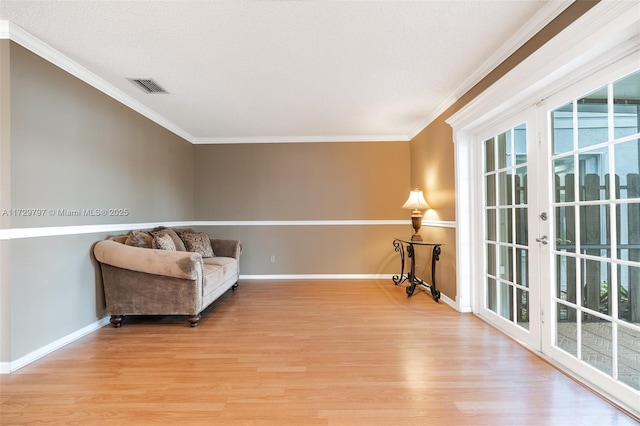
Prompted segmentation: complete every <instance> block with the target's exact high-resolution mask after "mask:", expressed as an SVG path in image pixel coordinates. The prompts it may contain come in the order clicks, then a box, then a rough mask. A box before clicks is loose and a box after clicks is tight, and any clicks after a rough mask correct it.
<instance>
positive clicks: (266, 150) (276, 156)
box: [195, 142, 410, 220]
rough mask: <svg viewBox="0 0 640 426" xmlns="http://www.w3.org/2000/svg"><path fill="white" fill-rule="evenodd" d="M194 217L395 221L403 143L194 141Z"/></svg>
mask: <svg viewBox="0 0 640 426" xmlns="http://www.w3.org/2000/svg"><path fill="white" fill-rule="evenodd" d="M195 150H196V151H195V158H196V159H195V170H196V175H195V187H196V198H195V216H196V220H373V219H378V220H392V219H393V220H397V219H408V217H409V215H410V214H409V213H408V212H407V211H406V210H402V209H401V207H402V204H403V203H404V202H405V200H406V198H407V196H408V194H409V190H410V186H409V144H408V143H407V142H371V143H366V142H354V143H298V144H240V145H199V146H196V147H195Z"/></svg>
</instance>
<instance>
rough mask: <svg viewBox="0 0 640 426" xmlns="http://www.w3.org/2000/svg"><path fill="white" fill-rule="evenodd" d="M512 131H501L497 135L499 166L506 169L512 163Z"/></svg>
mask: <svg viewBox="0 0 640 426" xmlns="http://www.w3.org/2000/svg"><path fill="white" fill-rule="evenodd" d="M509 135H510V132H505V133H500V134H499V135H498V136H497V137H496V141H497V144H498V168H499V169H504V168H505V167H507V165H511V164H512V160H511V138H510V137H509Z"/></svg>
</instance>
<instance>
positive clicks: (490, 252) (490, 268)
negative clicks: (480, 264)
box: [487, 244, 497, 277]
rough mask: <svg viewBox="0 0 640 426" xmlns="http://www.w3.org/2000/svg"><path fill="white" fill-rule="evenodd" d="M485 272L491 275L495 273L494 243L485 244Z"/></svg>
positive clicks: (493, 275)
mask: <svg viewBox="0 0 640 426" xmlns="http://www.w3.org/2000/svg"><path fill="white" fill-rule="evenodd" d="M487 274H488V275H491V276H492V277H495V276H497V274H496V246H495V244H487Z"/></svg>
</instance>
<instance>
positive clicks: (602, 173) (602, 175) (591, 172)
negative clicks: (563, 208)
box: [578, 147, 609, 201]
mask: <svg viewBox="0 0 640 426" xmlns="http://www.w3.org/2000/svg"><path fill="white" fill-rule="evenodd" d="M578 162H579V166H580V182H579V183H580V200H581V201H589V200H604V199H606V193H605V185H606V184H607V179H606V177H607V174H608V173H609V149H608V148H606V147H605V148H600V149H595V150H592V151H588V152H584V153H582V154H580V156H579V158H578Z"/></svg>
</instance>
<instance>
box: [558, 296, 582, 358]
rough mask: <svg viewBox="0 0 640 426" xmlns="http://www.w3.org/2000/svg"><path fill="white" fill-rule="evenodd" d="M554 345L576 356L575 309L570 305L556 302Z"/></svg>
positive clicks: (576, 327) (576, 326)
mask: <svg viewBox="0 0 640 426" xmlns="http://www.w3.org/2000/svg"><path fill="white" fill-rule="evenodd" d="M556 307H557V309H556V346H557V347H559V348H560V349H563V350H564V351H566V352H569V353H570V354H571V355H573V356H575V357H577V356H578V325H577V323H576V310H575V309H574V308H572V307H570V306H567V305H563V304H562V303H556Z"/></svg>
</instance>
